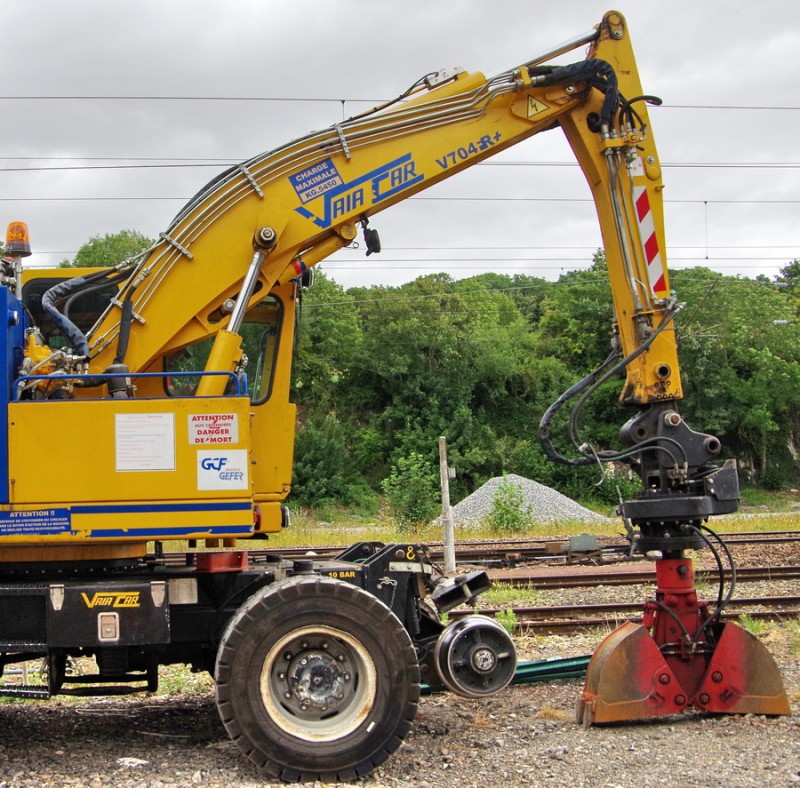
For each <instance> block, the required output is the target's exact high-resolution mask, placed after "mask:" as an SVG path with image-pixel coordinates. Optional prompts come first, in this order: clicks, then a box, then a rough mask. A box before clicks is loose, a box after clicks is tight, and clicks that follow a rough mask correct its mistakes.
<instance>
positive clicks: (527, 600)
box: [481, 583, 542, 608]
mask: <svg viewBox="0 0 800 788" xmlns="http://www.w3.org/2000/svg"><path fill="white" fill-rule="evenodd" d="M541 598H542V594H541V592H540V591H539V590H538V589H536V588H517V587H515V586H511V585H509V584H508V583H496V584H495V585H493V586H492V587H491V588H490V589H489V590H488V591H484V592H483V593H482V594H481V601H483V602H486V604H488V605H489V606H490V607H500V608H502V607H508V606H512V607H514V606H516V607H536V606H538V605H540V604H541Z"/></svg>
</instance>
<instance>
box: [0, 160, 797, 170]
mask: <svg viewBox="0 0 800 788" xmlns="http://www.w3.org/2000/svg"><path fill="white" fill-rule="evenodd" d="M0 158H4V157H0ZM42 158H44V157H31V159H28V161H35V160H41V159H42ZM6 160H7V159H6ZM14 160H15V161H16V160H19V157H16V158H15V159H14ZM97 160H98V159H94V158H86V159H72V161H97ZM99 160H100V161H120V162H121V161H149V162H151V163H149V164H75V165H53V166H36V167H0V172H60V171H65V170H82V171H83V170H165V169H189V168H197V167H219V166H224V165H225V164H231V165H233V164H236V163H237V160H235V159H224V158H219V159H188V160H187V159H138V160H137V159H129V158H127V157H121V158H110V159H99ZM157 161H160V162H167V163H163V164H155V163H152V162H157ZM476 166H478V167H579V166H580V165H579V164H578V162H575V161H483V162H479V163H478V164H477V165H476ZM661 166H662V167H663V168H665V169H731V170H759V169H760V170H795V169H800V162H791V161H730V162H661Z"/></svg>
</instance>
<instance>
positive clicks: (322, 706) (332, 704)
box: [287, 650, 351, 712]
mask: <svg viewBox="0 0 800 788" xmlns="http://www.w3.org/2000/svg"><path fill="white" fill-rule="evenodd" d="M350 678H351V676H350V673H349V672H348V671H347V670H346V668H345V666H344V663H343V662H339V661H338V660H337V659H336V657H334V656H333V655H332V654H329V653H327V652H325V651H318V650H310V651H304V652H300V654H298V655H297V656H295V657H294V658H293V659H292V660H291V662H290V664H289V668H288V670H287V684H288V686H289V690H290V691H291V692H292V694H293V695H294V697H295V699H296V700H297V701H298V702H299V703H300V709H301V710H302V711H306V710H308V709H314V710H315V711H320V712H325V711H334V710H336V709H338V708H339V706H340V705H341V704H342V701H343V700H344V697H345V692H346V690H347V683H348V682H349V681H350Z"/></svg>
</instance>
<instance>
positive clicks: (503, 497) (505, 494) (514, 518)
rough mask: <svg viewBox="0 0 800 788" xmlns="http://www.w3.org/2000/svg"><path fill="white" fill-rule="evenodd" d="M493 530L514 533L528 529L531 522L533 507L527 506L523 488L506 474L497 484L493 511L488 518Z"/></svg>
mask: <svg viewBox="0 0 800 788" xmlns="http://www.w3.org/2000/svg"><path fill="white" fill-rule="evenodd" d="M486 519H487V521H488V523H489V527H490V528H491V529H492V531H495V532H496V533H502V534H514V533H519V532H520V531H524V530H526V529H527V528H528V527H529V526H530V524H531V519H532V516H531V507H530V506H525V499H524V497H523V495H522V489H521V488H520V487H519V485H516V484H514V482H512V481H511V480H510V479H508V478H506V477H505V476H504V477H503V479H502V480H501V481H500V484H498V485H497V490H496V491H495V494H494V499H493V501H492V511H491V513H490V514H489V516H488V517H487V518H486Z"/></svg>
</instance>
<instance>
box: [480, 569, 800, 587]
mask: <svg viewBox="0 0 800 788" xmlns="http://www.w3.org/2000/svg"><path fill="white" fill-rule="evenodd" d="M611 569H612V571H609V568H608V567H596V568H594V567H593V568H592V570H590V571H582V572H575V571H574V570H573V571H564V572H548V573H546V574H541V573H537V572H535V571H534V570H531V571H529V572H528V571H525V570H524V569H519V570H514V569H511V570H494V571H491V572H490V573H489V574H490V577H491V579H492V581H493V582H495V583H503V584H505V585H508V586H512V587H514V588H579V587H582V586H600V585H607V586H624V585H646V584H649V583H655V581H656V572H655V569H654V568H652V567H651V568H648V569H642V570H639V569H634V570H630V569H625V570H623V569H621V568H619V567H612V568H611ZM724 577H725V579H726V580H730V577H731V574H730V572H729V571H725V572H724ZM794 578H800V566H747V567H740V568H738V569H737V570H736V582H737V583H746V582H756V581H762V580H792V579H794ZM695 579H696V580H697V581H698V582H700V581H709V582H715V581H717V580H719V572H718V571H717V570H716V569H700V570H695Z"/></svg>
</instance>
